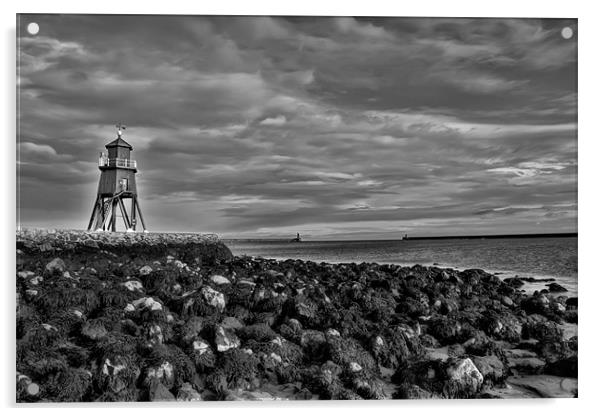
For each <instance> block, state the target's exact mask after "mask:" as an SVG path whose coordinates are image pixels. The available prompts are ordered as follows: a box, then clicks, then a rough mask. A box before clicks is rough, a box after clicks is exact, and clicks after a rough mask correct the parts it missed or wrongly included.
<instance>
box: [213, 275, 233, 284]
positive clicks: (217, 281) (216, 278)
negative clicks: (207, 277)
mask: <svg viewBox="0 0 602 416" xmlns="http://www.w3.org/2000/svg"><path fill="white" fill-rule="evenodd" d="M211 281H212V282H213V283H215V284H216V285H229V284H230V280H228V279H227V278H225V277H224V276H220V275H219V274H215V275H213V276H211Z"/></svg>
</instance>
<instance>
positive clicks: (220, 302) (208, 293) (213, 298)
mask: <svg viewBox="0 0 602 416" xmlns="http://www.w3.org/2000/svg"><path fill="white" fill-rule="evenodd" d="M201 293H202V295H203V297H204V298H205V300H206V301H207V303H208V304H210V305H211V306H214V307H215V308H216V309H217V310H218V311H220V312H223V311H224V309H225V308H226V299H225V298H224V294H223V293H221V292H218V291H217V290H213V289H211V288H210V287H207V286H205V287H203V288H202V289H201Z"/></svg>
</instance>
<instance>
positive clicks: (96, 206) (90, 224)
mask: <svg viewBox="0 0 602 416" xmlns="http://www.w3.org/2000/svg"><path fill="white" fill-rule="evenodd" d="M99 198H100V196H98V195H97V196H96V201H94V208H92V215H91V216H90V222H88V231H92V226H93V225H94V220H96V217H97V216H98V199H99Z"/></svg>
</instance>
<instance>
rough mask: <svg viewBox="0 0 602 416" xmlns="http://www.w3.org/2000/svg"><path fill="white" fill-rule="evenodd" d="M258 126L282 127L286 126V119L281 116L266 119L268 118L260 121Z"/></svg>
mask: <svg viewBox="0 0 602 416" xmlns="http://www.w3.org/2000/svg"><path fill="white" fill-rule="evenodd" d="M259 124H260V125H262V126H282V125H284V124H286V117H284V116H282V115H280V116H277V117H268V118H265V119H263V120H261V122H259Z"/></svg>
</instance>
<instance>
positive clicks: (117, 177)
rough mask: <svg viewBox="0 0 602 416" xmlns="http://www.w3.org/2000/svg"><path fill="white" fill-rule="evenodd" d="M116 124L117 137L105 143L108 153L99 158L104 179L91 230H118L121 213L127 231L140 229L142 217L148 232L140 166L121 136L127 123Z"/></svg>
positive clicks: (98, 194) (144, 227)
mask: <svg viewBox="0 0 602 416" xmlns="http://www.w3.org/2000/svg"><path fill="white" fill-rule="evenodd" d="M116 127H117V138H116V139H115V140H113V141H112V142H110V143H109V144H107V145H106V146H105V148H106V149H107V152H106V153H104V152H102V153H101V154H100V157H99V158H98V169H100V180H99V182H98V192H97V194H96V201H95V202H94V208H92V215H91V216H90V222H89V223H88V231H117V221H118V213H120V214H121V218H122V219H123V224H124V226H125V230H126V231H127V232H133V231H136V225H137V222H138V218H139V221H140V223H141V225H142V229H143V230H144V231H145V232H146V226H145V225H144V219H143V217H142V211H141V210H140V204H139V202H138V191H137V189H136V173H137V172H138V169H137V165H136V161H135V160H132V159H131V157H130V156H131V152H132V150H133V147H132V146H131V145H130V144H129V143H128V142H126V141H125V140H123V138H122V137H121V136H122V134H123V131H124V130H125V126H124V125H122V124H118V125H117V126H116ZM128 211H129V213H128Z"/></svg>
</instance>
